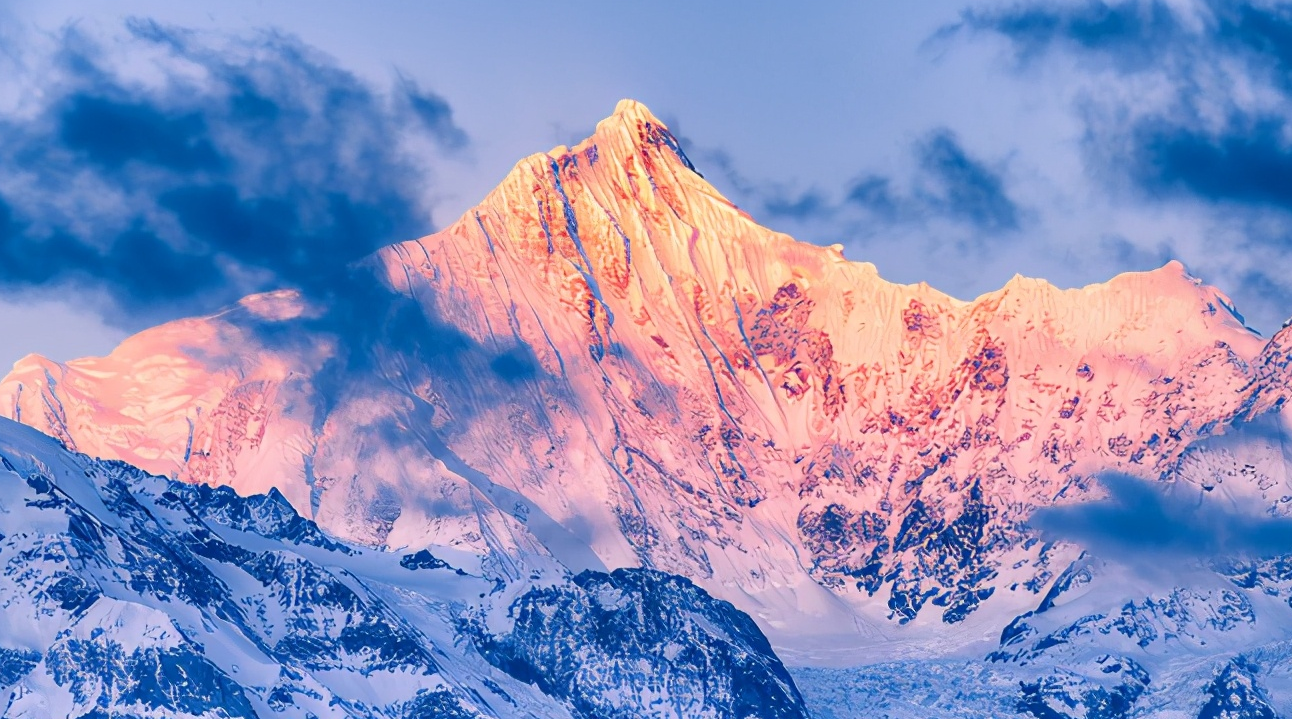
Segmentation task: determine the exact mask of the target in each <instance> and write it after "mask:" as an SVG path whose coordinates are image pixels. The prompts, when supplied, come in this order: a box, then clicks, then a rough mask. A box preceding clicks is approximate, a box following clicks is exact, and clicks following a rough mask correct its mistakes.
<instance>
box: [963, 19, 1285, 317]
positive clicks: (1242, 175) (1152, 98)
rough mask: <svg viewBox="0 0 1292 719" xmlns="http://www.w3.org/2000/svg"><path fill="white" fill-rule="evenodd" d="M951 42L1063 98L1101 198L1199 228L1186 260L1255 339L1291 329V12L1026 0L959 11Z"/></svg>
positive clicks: (1141, 239)
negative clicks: (999, 51)
mask: <svg viewBox="0 0 1292 719" xmlns="http://www.w3.org/2000/svg"><path fill="white" fill-rule="evenodd" d="M960 33H964V34H965V35H967V36H968V37H970V38H979V37H982V36H986V35H993V36H997V37H1001V38H1004V39H1005V40H1006V41H1007V43H1008V46H1009V47H1010V48H1011V49H1012V50H1013V52H1014V58H1015V60H1016V61H1017V66H1018V69H1019V75H1020V76H1028V77H1030V78H1032V80H1033V81H1039V82H1046V83H1051V84H1053V83H1061V84H1062V85H1063V86H1065V87H1068V88H1072V89H1071V90H1070V97H1071V99H1072V102H1073V108H1074V110H1075V111H1076V113H1077V117H1078V118H1079V119H1080V121H1081V123H1082V124H1083V125H1084V134H1083V135H1082V138H1081V145H1082V155H1083V162H1084V164H1085V167H1086V174H1087V177H1088V178H1090V179H1091V180H1092V181H1093V183H1094V187H1095V188H1096V190H1097V191H1101V192H1103V193H1104V194H1105V195H1106V196H1107V197H1109V198H1111V199H1110V202H1113V203H1120V204H1122V205H1123V206H1125V205H1131V204H1138V206H1139V207H1138V209H1139V210H1140V211H1141V212H1156V213H1158V215H1159V216H1163V213H1170V214H1175V215H1177V216H1179V215H1193V216H1196V217H1197V218H1198V230H1197V234H1198V236H1197V237H1196V238H1195V239H1194V240H1193V241H1192V242H1189V243H1179V244H1178V245H1177V246H1179V247H1182V248H1183V247H1185V245H1191V248H1189V249H1185V250H1184V251H1186V252H1187V253H1188V254H1189V256H1186V257H1182V258H1181V259H1184V260H1185V262H1186V263H1187V264H1189V265H1190V266H1191V267H1192V268H1194V269H1195V270H1197V271H1200V272H1201V273H1202V274H1203V275H1204V276H1205V277H1206V278H1207V279H1208V280H1209V281H1212V282H1219V283H1222V284H1225V285H1226V289H1228V290H1229V291H1231V292H1233V293H1234V294H1235V296H1236V299H1238V300H1239V301H1240V303H1241V305H1242V306H1243V307H1244V308H1245V309H1247V310H1249V314H1253V315H1255V316H1257V317H1258V318H1259V320H1258V322H1257V324H1258V325H1259V326H1264V327H1266V328H1269V327H1277V326H1278V323H1279V322H1280V321H1281V319H1282V318H1283V317H1286V316H1287V314H1288V312H1289V310H1292V276H1289V275H1288V274H1287V273H1285V272H1282V269H1281V268H1283V267H1286V266H1288V265H1289V264H1292V189H1289V188H1292V7H1289V6H1287V5H1286V4H1272V3H1262V2H1252V1H1250V0H1240V1H1238V2H1213V1H1210V0H1204V1H1199V2H1192V3H1168V2H1166V1H1165V0H1130V1H1123V2H1105V1H1102V0H1078V1H1076V2H1052V1H1049V0H1033V1H1031V2H1022V3H1017V4H1013V5H1009V6H1006V7H1004V8H988V9H973V10H968V11H966V12H964V13H963V15H962V17H961V19H960V21H959V22H958V23H956V24H955V25H954V26H952V27H950V28H948V29H946V30H944V32H943V35H944V36H947V35H954V34H960ZM1150 226H1151V225H1150ZM1118 234H1121V235H1122V237H1123V238H1125V237H1126V233H1125V232H1124V231H1122V232H1120V233H1118ZM1130 240H1131V241H1133V242H1138V243H1143V242H1144V241H1145V240H1147V241H1150V242H1151V241H1152V240H1151V239H1149V238H1147V237H1146V238H1130ZM1159 241H1161V238H1159ZM1168 241H1169V242H1170V243H1171V244H1173V245H1175V244H1177V243H1176V242H1175V241H1174V239H1168ZM1257 288H1260V290H1259V291H1258V290H1257Z"/></svg>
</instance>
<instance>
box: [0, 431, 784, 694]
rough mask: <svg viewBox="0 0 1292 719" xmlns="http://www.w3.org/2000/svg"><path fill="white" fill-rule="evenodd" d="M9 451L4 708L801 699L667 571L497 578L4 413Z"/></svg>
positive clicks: (727, 615)
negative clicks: (91, 446) (352, 539)
mask: <svg viewBox="0 0 1292 719" xmlns="http://www.w3.org/2000/svg"><path fill="white" fill-rule="evenodd" d="M0 464H2V465H3V469H0V566H3V575H0V606H2V607H3V608H4V611H3V613H2V614H0V707H2V709H0V715H3V716H5V717H14V718H15V719H17V718H18V717H24V718H29V719H37V718H39V719H46V718H50V719H52V718H55V717H72V716H75V717H110V716H111V717H115V716H131V717H166V718H170V717H242V718H247V719H249V718H251V717H269V716H275V717H279V716H281V717H300V718H301V719H305V718H306V717H315V718H319V717H336V718H338V719H339V718H343V717H346V718H348V717H365V718H368V717H389V718H394V717H401V718H404V717H406V718H408V719H414V718H416V719H421V718H427V719H429V718H431V717H436V718H438V719H480V718H484V717H499V718H502V717H507V718H512V717H514V718H517V719H519V718H521V717H524V718H529V719H557V718H559V717H571V718H574V719H604V718H608V717H625V718H626V717H660V718H664V717H672V718H675V719H690V718H691V717H705V718H708V719H723V718H725V717H762V718H766V719H801V718H804V717H806V716H807V715H806V712H805V710H804V708H803V704H802V700H801V699H800V698H799V695H798V691H797V690H796V689H795V687H794V683H793V681H792V680H791V679H790V678H789V675H788V673H787V672H786V670H785V668H784V667H783V666H782V665H781V663H780V661H779V660H777V659H776V656H775V654H773V653H772V651H771V648H770V646H769V645H768V643H767V639H766V638H765V637H764V636H763V635H762V634H761V633H760V632H759V630H758V628H757V626H756V625H755V624H754V623H753V621H752V620H750V618H749V617H748V616H746V615H744V614H741V613H740V612H738V611H737V610H736V609H735V608H734V607H732V606H731V605H730V604H728V603H726V602H721V601H718V600H715V599H713V598H711V597H710V596H708V595H707V594H706V593H704V592H703V591H702V590H700V589H698V588H696V587H695V586H694V585H693V584H691V583H690V582H689V581H687V580H686V579H683V578H680V577H671V576H669V575H665V574H662V573H660V572H655V571H651V570H644V569H630V570H619V571H617V572H615V573H614V574H610V575H607V574H604V573H598V572H585V573H582V574H580V575H578V576H577V577H574V578H571V577H570V576H569V574H568V573H566V572H564V571H563V570H561V569H560V568H559V567H550V568H549V569H550V571H543V570H542V569H541V568H538V567H537V566H532V568H531V570H530V573H529V575H528V576H527V577H526V579H525V581H524V582H513V583H506V582H503V581H499V580H496V579H495V580H491V579H488V578H485V577H482V576H478V575H477V574H476V572H477V571H478V570H476V569H475V568H470V562H471V561H472V559H473V557H472V556H471V555H466V554H462V553H455V552H447V553H444V554H443V557H437V556H435V555H432V554H430V553H429V552H425V551H421V552H417V553H413V554H407V555H404V556H402V557H401V556H399V555H396V554H392V553H384V552H380V551H376V550H372V549H363V548H356V547H351V546H347V545H344V544H341V543H338V542H336V541H335V540H332V539H329V538H327V537H326V536H325V535H323V534H322V533H321V532H320V531H319V530H318V528H317V527H316V526H315V525H314V523H312V522H310V521H308V520H305V519H303V518H301V517H300V516H299V515H297V514H296V513H295V512H294V511H293V510H292V508H291V506H290V505H288V504H287V502H286V501H285V500H284V499H283V497H282V495H280V494H278V493H277V492H276V491H274V492H271V493H270V494H268V495H255V496H250V497H245V498H244V497H238V496H237V495H235V494H234V493H233V492H232V491H230V490H228V489H225V488H218V489H211V488H208V487H202V486H193V485H188V484H182V483H178V482H175V481H173V480H167V479H163V478H160V477H154V476H150V475H147V474H145V473H143V472H141V471H139V470H138V469H135V468H134V467H131V466H129V465H127V464H124V463H122V462H118V461H97V460H91V459H89V458H87V457H85V456H83V455H74V454H71V453H69V452H67V451H66V450H65V449H63V448H62V447H60V446H59V445H58V444H57V443H56V442H55V441H53V440H51V439H50V438H48V437H45V436H43V435H41V434H39V433H37V432H35V431H33V430H31V429H30V428H27V427H22V426H21V425H18V424H15V423H13V422H10V421H8V420H0ZM460 560H465V562H464V564H465V565H466V566H467V567H469V569H463V568H462V567H460V566H454V563H457V562H459V561H460ZM628 595H631V598H632V599H633V600H634V601H636V602H642V603H647V604H649V605H650V606H652V607H654V608H655V609H656V610H657V615H655V616H647V617H643V616H641V615H640V614H638V613H637V612H632V611H616V609H617V608H618V607H616V606H615V602H616V597H621V596H628ZM621 603H622V602H621ZM536 605H537V606H540V607H541V609H540V612H539V614H540V615H541V617H540V618H539V621H535V614H534V612H533V611H532V609H533V607H535V606H536ZM594 638H596V639H594ZM551 657H558V658H559V661H552V660H551Z"/></svg>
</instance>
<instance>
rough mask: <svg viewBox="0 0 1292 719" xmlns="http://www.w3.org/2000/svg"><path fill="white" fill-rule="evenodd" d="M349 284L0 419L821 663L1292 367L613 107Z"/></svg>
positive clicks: (1147, 298) (27, 385)
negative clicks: (724, 182)
mask: <svg viewBox="0 0 1292 719" xmlns="http://www.w3.org/2000/svg"><path fill="white" fill-rule="evenodd" d="M338 283H343V284H341V285H339V286H340V287H341V289H338V291H337V292H335V293H332V294H330V295H327V296H318V297H314V296H302V295H299V294H297V293H293V292H278V293H269V294H264V295H256V296H252V297H248V298H246V299H244V300H243V301H242V302H241V303H239V304H238V305H236V306H233V307H230V308H228V309H226V310H224V311H222V312H219V313H217V314H214V315H211V316H209V317H201V318H193V319H186V320H181V321H177V322H172V323H169V324H166V325H163V326H160V327H157V328H154V329H150V330H147V331H144V332H141V333H140V334H138V335H136V336H134V337H131V338H130V339H128V340H126V341H125V342H123V343H122V344H121V346H120V347H118V348H117V349H116V350H115V351H114V352H113V353H112V354H110V355H108V356H106V357H101V358H87V359H80V360H74V361H70V362H66V363H56V362H51V361H49V360H47V359H44V358H41V357H37V356H29V357H27V358H25V359H23V360H22V361H20V362H19V363H18V364H17V365H16V366H15V367H14V369H13V371H12V373H10V374H9V375H8V377H7V378H5V379H4V381H3V383H0V412H2V413H3V414H4V415H6V416H8V417H11V418H13V419H16V420H19V421H21V422H23V423H26V424H29V425H31V426H33V427H36V428H38V429H40V430H42V431H44V432H47V433H49V434H51V435H53V436H55V437H58V438H59V439H62V440H63V441H64V442H65V443H66V444H67V446H68V447H69V448H73V449H75V450H78V451H80V452H84V453H87V454H89V455H92V456H97V457H104V458H115V459H121V460H125V461H127V462H130V463H132V464H134V465H137V466H139V467H141V468H143V469H145V470H147V471H150V472H154V473H158V474H163V475H169V476H172V477H175V478H177V479H179V480H182V481H185V482H193V483H201V484H210V485H228V486H231V487H233V488H234V489H235V490H237V492H239V493H241V494H253V493H263V492H266V491H268V490H269V489H270V488H276V489H278V490H279V491H280V492H281V493H282V494H283V495H284V496H285V497H286V498H287V499H288V500H289V501H290V502H291V503H292V505H293V506H294V507H295V508H296V509H297V510H298V511H299V512H301V513H302V514H303V515H304V516H306V517H308V518H311V519H313V520H315V521H317V522H318V523H319V524H320V525H321V526H322V527H323V528H325V529H326V530H327V531H329V532H331V533H333V534H335V535H337V536H339V537H342V538H344V539H346V540H350V541H354V542H359V543H363V544H367V545H374V546H383V547H388V548H392V549H393V548H398V549H405V550H416V549H420V548H423V547H452V548H454V549H456V550H460V551H468V552H472V553H474V554H476V555H478V556H479V557H481V561H482V562H483V563H484V565H485V566H486V567H491V568H492V571H495V572H499V573H501V574H504V575H519V574H520V573H523V571H524V570H523V567H524V565H525V562H526V561H527V560H526V558H527V557H533V556H535V555H547V556H551V557H553V558H555V559H556V560H558V561H559V562H561V563H562V564H564V565H565V566H567V567H569V568H570V569H572V570H575V571H578V570H581V569H613V568H616V567H631V566H649V567H652V568H656V569H660V570H663V571H667V572H671V573H676V574H681V575H684V576H686V577H689V578H691V579H693V580H694V581H695V582H696V583H697V584H699V585H700V586H702V587H704V588H705V589H707V590H708V591H709V592H711V593H713V594H714V595H716V596H718V597H721V598H724V599H727V600H729V601H731V602H733V603H734V604H736V605H737V606H738V607H739V608H741V609H743V610H745V611H747V612H748V613H749V614H750V615H752V616H753V617H754V618H755V619H756V620H757V621H758V622H759V624H760V625H761V626H762V627H763V629H764V630H765V631H766V632H767V633H768V635H769V637H770V638H771V639H772V641H773V643H774V644H775V645H776V646H777V648H778V650H780V651H782V652H783V653H784V654H785V656H789V657H791V658H793V657H809V658H814V660H815V661H820V662H822V663H829V662H836V661H837V662H847V661H855V660H856V659H857V655H856V653H855V652H856V648H857V647H874V646H876V645H877V644H878V643H881V642H888V643H890V647H889V649H888V650H886V651H887V652H888V653H887V654H886V656H889V657H892V656H901V655H902V653H903V652H908V651H909V652H918V651H920V647H921V646H924V645H926V644H928V643H931V642H935V641H936V642H938V643H940V645H941V646H943V647H946V646H952V647H954V646H968V645H972V644H975V643H978V642H982V641H983V640H984V639H985V638H986V639H991V640H995V638H996V637H997V636H998V635H999V632H1000V628H1001V624H1002V622H1001V621H1000V618H1001V617H1002V616H1004V617H1012V616H1014V615H1016V614H1018V613H1020V612H1021V611H1024V610H1026V609H1029V608H1031V607H1034V606H1036V604H1037V602H1038V601H1040V598H1041V597H1042V596H1043V595H1044V592H1045V591H1046V590H1047V589H1048V588H1049V587H1050V586H1051V585H1052V583H1053V582H1054V580H1055V577H1056V575H1057V574H1058V571H1059V570H1060V569H1062V567H1063V566H1066V564H1067V563H1068V562H1070V561H1071V560H1073V559H1074V558H1075V557H1076V555H1077V552H1078V551H1079V550H1078V549H1077V548H1075V547H1071V546H1066V545H1059V546H1052V545H1049V544H1047V543H1042V542H1038V541H1036V539H1035V538H1034V536H1033V535H1032V534H1031V533H1030V532H1029V531H1028V529H1027V528H1026V526H1025V522H1026V519H1027V517H1028V515H1029V514H1030V512H1031V511H1032V509H1034V508H1036V507H1043V506H1049V505H1052V504H1054V503H1056V502H1068V501H1079V500H1082V499H1083V498H1086V497H1088V496H1090V495H1092V494H1097V493H1098V492H1100V491H1101V490H1100V489H1099V487H1098V484H1097V482H1096V481H1095V480H1096V477H1097V475H1098V474H1099V473H1101V472H1105V471H1112V470H1115V471H1117V472H1121V473H1125V474H1129V475H1132V476H1136V477H1141V478H1145V479H1157V478H1159V477H1161V476H1162V475H1163V474H1164V473H1165V472H1168V471H1169V470H1171V469H1172V468H1174V467H1175V466H1176V465H1177V464H1178V463H1179V462H1180V460H1181V458H1182V456H1183V455H1184V454H1185V453H1186V450H1187V449H1188V448H1189V446H1190V445H1191V444H1192V443H1194V442H1195V441H1197V440H1200V439H1203V438H1206V437H1209V436H1213V435H1218V434H1223V433H1224V432H1225V431H1226V429H1227V428H1228V427H1230V426H1231V425H1232V424H1233V423H1235V422H1236V421H1239V420H1245V419H1248V418H1251V417H1254V416H1256V415H1259V414H1263V413H1267V412H1272V411H1275V412H1276V411H1284V412H1285V413H1286V411H1285V410H1282V407H1283V406H1284V401H1285V400H1286V398H1287V396H1288V393H1289V388H1290V387H1292V369H1289V367H1290V363H1289V357H1290V356H1292V349H1290V348H1292V334H1289V332H1292V330H1288V329H1285V330H1283V331H1282V332H1281V333H1280V334H1279V335H1277V336H1275V337H1274V338H1273V339H1272V340H1269V341H1266V340H1264V339H1262V338H1261V337H1260V336H1258V335H1257V334H1255V333H1254V332H1252V331H1251V330H1249V329H1247V328H1245V327H1244V325H1243V323H1242V321H1241V320H1240V318H1239V317H1238V316H1237V314H1236V312H1235V311H1234V310H1233V309H1232V308H1231V305H1230V302H1229V300H1228V299H1227V298H1226V297H1225V296H1224V295H1223V294H1221V293H1220V292H1219V291H1218V290H1216V289H1214V288H1212V287H1208V286H1206V285H1204V284H1202V283H1201V282H1200V281H1198V280H1196V279H1194V278H1192V277H1190V276H1189V275H1188V274H1187V273H1186V271H1185V269H1184V267H1182V266H1181V265H1180V264H1179V263H1176V262H1171V263H1169V264H1167V265H1166V266H1165V267H1162V268H1161V269H1158V270H1155V271H1152V272H1144V273H1128V274H1124V275H1120V276H1118V277H1115V278H1113V279H1112V280H1110V281H1109V282H1107V283H1104V284H1098V285H1091V286H1088V287H1083V288H1079V289H1068V290H1063V289H1059V288H1056V287H1054V286H1052V285H1050V284H1048V283H1046V282H1045V281H1042V280H1035V279H1028V278H1024V277H1015V278H1014V279H1012V280H1011V281H1010V282H1009V283H1008V284H1006V285H1005V286H1004V287H1003V288H1001V289H1000V290H998V291H995V292H991V293H988V294H985V295H982V296H981V297H978V298H976V299H974V300H972V301H964V300H960V299H956V298H953V297H949V296H947V295H945V294H943V293H941V292H938V291H937V290H935V289H933V288H931V287H929V286H927V285H925V284H919V285H900V284H894V283H891V282H888V281H886V280H884V279H883V278H881V277H880V276H879V273H878V271H877V270H876V268H875V267H874V266H873V265H871V264H869V263H866V262H854V261H850V260H848V259H845V258H844V256H843V254H842V251H841V248H840V247H839V246H834V247H819V246H815V245H810V244H805V243H801V242H797V241H795V240H794V239H792V238H790V237H788V236H786V235H783V234H779V233H776V232H774V231H772V230H769V229H767V228H764V227H762V226H760V225H759V224H757V223H756V222H755V221H754V220H753V219H751V218H750V216H749V215H748V214H746V213H745V212H743V211H741V210H740V209H739V208H738V207H736V206H735V205H733V204H732V203H731V202H729V201H728V200H727V199H725V198H724V197H723V196H722V195H721V194H720V193H719V192H718V191H717V190H715V189H714V188H713V187H712V186H711V185H710V184H709V183H708V182H706V181H705V180H704V178H703V177H702V176H701V175H700V174H699V173H698V172H696V170H695V169H694V168H693V167H692V166H691V163H690V162H689V161H688V160H687V158H686V157H685V155H684V154H683V152H682V150H681V148H680V147H679V146H678V142H677V140H676V139H675V138H674V137H673V136H672V135H671V134H670V133H669V131H668V129H667V128H666V127H665V126H664V125H663V124H662V123H660V122H659V120H657V119H656V118H655V117H654V116H652V115H651V113H650V112H649V111H648V110H647V109H646V108H645V107H643V106H642V105H641V104H639V103H636V102H633V101H630V100H625V101H623V102H621V103H620V104H619V105H618V107H616V109H615V112H614V114H613V115H611V116H610V117H609V118H607V119H605V120H603V121H602V122H601V123H599V124H598V125H597V129H596V132H595V133H594V134H593V135H592V136H591V137H589V138H588V139H586V140H584V141H583V142H581V143H579V144H578V145H577V146H575V147H573V148H568V147H564V146H562V147H557V148H555V149H553V150H551V151H550V152H547V153H543V154H537V155H532V156H530V157H527V158H525V159H523V160H521V161H520V163H518V164H517V165H516V166H515V167H514V168H513V169H512V171H511V172H510V173H509V174H508V175H507V176H506V177H505V178H504V179H503V180H502V182H501V184H499V186H498V187H497V188H496V189H495V190H494V191H493V192H491V193H490V194H489V195H488V196H487V197H486V198H485V199H484V200H483V202H481V203H480V204H479V205H478V206H476V207H475V208H474V209H472V210H470V211H469V212H467V213H466V214H465V215H463V216H462V217H461V218H460V219H459V220H458V221H456V222H455V223H453V224H452V225H451V226H449V227H447V228H445V229H444V230H442V231H440V232H437V233H435V234H433V235H429V236H427V237H423V238H421V239H418V240H411V241H408V242H403V243H401V244H397V245H392V246H389V247H386V248H384V249H382V250H380V251H379V252H377V253H375V254H374V255H372V256H370V257H368V258H367V259H366V260H364V261H363V262H361V263H360V264H358V265H357V266H355V267H353V268H351V271H350V272H349V274H348V275H347V276H346V277H344V278H339V279H338ZM1270 491H1271V492H1275V491H1279V490H1278V489H1277V488H1276V489H1271V490H1270ZM1273 499H1276V497H1273V498H1272V499H1271V501H1273ZM850 652H851V653H850Z"/></svg>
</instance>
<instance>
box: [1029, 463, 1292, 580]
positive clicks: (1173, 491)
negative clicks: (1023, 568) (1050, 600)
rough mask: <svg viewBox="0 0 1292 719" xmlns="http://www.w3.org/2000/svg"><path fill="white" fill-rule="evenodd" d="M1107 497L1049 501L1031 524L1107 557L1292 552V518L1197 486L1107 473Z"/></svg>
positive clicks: (1204, 556) (1102, 479)
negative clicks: (1227, 501)
mask: <svg viewBox="0 0 1292 719" xmlns="http://www.w3.org/2000/svg"><path fill="white" fill-rule="evenodd" d="M1099 482H1100V484H1101V485H1103V487H1104V488H1105V489H1106V490H1107V491H1108V496H1107V497H1106V498H1105V499H1100V500H1095V501H1091V502H1080V503H1076V504H1068V505H1063V506H1057V507H1047V508H1042V509H1038V510H1036V511H1035V512H1033V514H1032V516H1031V518H1030V520H1029V523H1030V524H1031V525H1032V526H1033V527H1034V528H1036V529H1037V530H1039V531H1040V532H1041V534H1042V535H1043V536H1046V537H1047V538H1050V539H1055V540H1068V541H1073V542H1076V543H1078V544H1081V545H1083V546H1085V547H1087V548H1089V549H1091V550H1093V551H1094V552H1095V553H1096V554H1101V555H1103V556H1104V557H1106V558H1108V559H1121V560H1129V561H1136V560H1140V559H1143V558H1145V557H1147V558H1149V559H1153V558H1164V557H1180V558H1192V559H1201V560H1208V559H1216V558H1234V557H1244V558H1264V557H1271V556H1276V555H1283V554H1292V518H1288V517H1274V516H1268V515H1263V514H1260V513H1257V512H1254V511H1253V512H1245V511H1242V510H1241V509H1238V508H1233V507H1229V506H1225V505H1223V504H1221V503H1220V502H1219V500H1218V499H1217V498H1215V497H1214V496H1212V495H1209V494H1204V493H1202V492H1201V491H1200V490H1199V491H1194V490H1196V489H1197V488H1196V486H1195V485H1190V484H1180V483H1176V484H1165V483H1152V482H1147V481H1145V480H1142V479H1137V478H1135V477H1131V476H1129V475H1125V474H1119V473H1115V472H1113V473H1107V474H1104V475H1102V476H1101V477H1100V478H1099Z"/></svg>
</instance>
